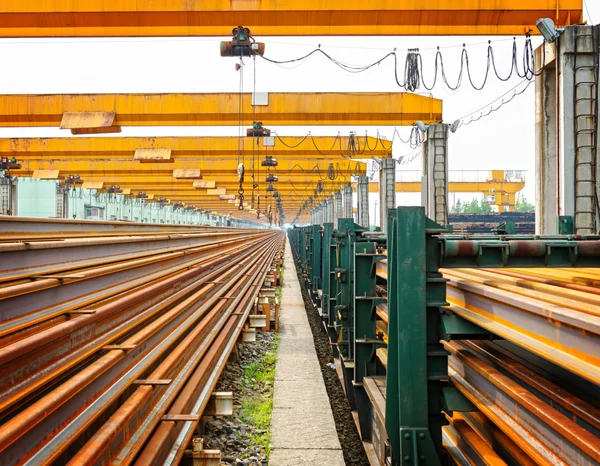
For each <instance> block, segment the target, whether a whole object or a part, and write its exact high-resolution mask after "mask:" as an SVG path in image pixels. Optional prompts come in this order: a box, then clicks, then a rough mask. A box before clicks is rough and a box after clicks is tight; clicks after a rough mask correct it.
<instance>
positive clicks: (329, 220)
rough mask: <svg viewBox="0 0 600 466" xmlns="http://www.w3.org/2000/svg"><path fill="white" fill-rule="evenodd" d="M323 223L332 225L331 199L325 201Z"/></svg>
mask: <svg viewBox="0 0 600 466" xmlns="http://www.w3.org/2000/svg"><path fill="white" fill-rule="evenodd" d="M325 223H333V198H331V197H330V198H328V199H326V200H325Z"/></svg>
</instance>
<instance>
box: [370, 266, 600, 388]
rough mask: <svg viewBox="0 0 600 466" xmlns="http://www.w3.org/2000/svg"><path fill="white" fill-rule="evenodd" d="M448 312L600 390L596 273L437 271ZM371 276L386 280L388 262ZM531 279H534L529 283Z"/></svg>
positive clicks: (599, 276) (599, 279)
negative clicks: (443, 283) (443, 284)
mask: <svg viewBox="0 0 600 466" xmlns="http://www.w3.org/2000/svg"><path fill="white" fill-rule="evenodd" d="M440 272H442V273H443V276H444V278H446V279H447V280H448V282H447V300H448V301H449V302H450V306H449V309H450V310H451V311H452V312H454V313H456V314H457V315H459V316H461V317H463V318H465V319H467V320H470V321H472V322H474V323H476V324H477V325H479V326H480V327H483V328H485V329H486V330H488V331H490V332H491V333H494V334H496V335H498V336H500V337H502V338H505V339H506V340H509V341H510V342H512V343H514V344H516V345H518V346H521V347H522V348H524V349H526V350H527V351H530V352H532V353H534V354H536V355H537V356H539V357H541V358H544V359H546V360H548V361H550V362H552V363H553V364H556V365H558V366H560V367H563V368H565V369H567V370H569V371H571V372H573V373H575V374H577V375H578V376H580V377H582V378H584V379H586V380H589V381H590V382H592V383H594V384H596V385H600V296H598V293H597V292H590V290H595V291H598V289H599V288H594V287H596V286H599V285H600V273H599V272H598V271H597V270H595V269H585V268H582V269H548V270H546V269H511V270H510V271H507V270H496V269H441V270H440ZM376 273H377V275H378V276H379V277H380V278H383V279H385V280H387V261H386V260H383V261H381V262H379V263H378V264H377V267H376ZM531 278H533V280H532V279H531Z"/></svg>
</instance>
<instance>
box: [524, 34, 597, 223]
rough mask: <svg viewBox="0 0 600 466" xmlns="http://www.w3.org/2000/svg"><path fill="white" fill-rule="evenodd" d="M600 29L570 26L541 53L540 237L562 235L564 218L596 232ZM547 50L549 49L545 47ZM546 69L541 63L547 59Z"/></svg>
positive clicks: (537, 92)
mask: <svg viewBox="0 0 600 466" xmlns="http://www.w3.org/2000/svg"><path fill="white" fill-rule="evenodd" d="M598 34H599V28H598V27H597V26H569V27H567V28H566V29H565V30H564V31H563V33H562V34H561V36H560V37H559V38H558V40H557V41H556V42H554V43H552V44H548V43H546V44H544V45H542V46H540V47H538V49H536V51H535V62H536V64H537V65H538V67H539V68H538V69H537V70H536V71H537V72H538V73H540V71H541V73H540V74H539V76H536V82H535V103H536V152H535V153H536V200H535V201H536V202H535V203H536V233H538V234H546V235H547V234H556V233H558V229H557V218H558V216H559V215H570V216H573V219H574V225H575V233H577V234H584V235H585V234H595V233H596V232H597V231H598V226H599V225H598V222H599V220H600V218H599V215H598V213H597V206H598V201H597V192H598V181H597V180H599V179H600V172H599V170H600V167H599V166H597V164H596V160H597V158H598V156H600V153H599V150H598V147H596V138H595V131H594V110H595V90H596V89H595V88H596V85H595V62H596V60H597V59H598V49H597V46H596V44H597V42H598ZM543 47H545V50H544V48H543ZM544 58H545V63H546V66H545V67H544V69H543V71H542V70H541V67H540V65H541V64H542V61H544Z"/></svg>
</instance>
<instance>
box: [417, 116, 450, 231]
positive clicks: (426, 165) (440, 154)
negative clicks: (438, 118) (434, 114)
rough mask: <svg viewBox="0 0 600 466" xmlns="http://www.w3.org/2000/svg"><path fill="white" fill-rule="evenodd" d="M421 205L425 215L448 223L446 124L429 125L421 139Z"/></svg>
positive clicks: (442, 223) (435, 220)
mask: <svg viewBox="0 0 600 466" xmlns="http://www.w3.org/2000/svg"><path fill="white" fill-rule="evenodd" d="M421 147H422V151H423V157H422V159H423V172H422V178H421V205H422V206H424V207H425V215H427V216H428V217H429V218H430V219H432V220H433V221H434V222H436V223H438V224H440V225H447V224H448V125H445V124H437V125H430V126H429V127H428V128H427V131H426V132H425V137H424V139H423V145H422V146H421Z"/></svg>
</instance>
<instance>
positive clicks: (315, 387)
mask: <svg viewBox="0 0 600 466" xmlns="http://www.w3.org/2000/svg"><path fill="white" fill-rule="evenodd" d="M284 263H285V274H284V280H283V289H282V296H281V314H280V317H279V332H280V333H279V336H280V343H279V352H278V355H277V364H276V366H275V392H274V395H273V418H272V420H271V444H272V449H271V454H270V456H269V465H270V466H293V465H315V466H317V465H318V466H344V464H345V463H344V457H343V455H342V449H341V447H340V442H339V440H338V436H337V432H336V430H335V423H334V421H333V414H332V413H331V406H330V405H329V398H328V397H327V392H326V391H325V384H324V382H323V376H322V375H321V369H320V367H319V361H318V359H317V353H316V351H315V347H314V343H313V337H312V333H311V330H310V326H309V324H308V318H307V317H306V311H305V310H304V301H303V300H302V293H301V291H300V283H299V282H298V276H297V274H296V267H295V265H294V260H293V258H292V251H291V249H290V244H289V241H288V242H287V244H286V250H285V261H284Z"/></svg>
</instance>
